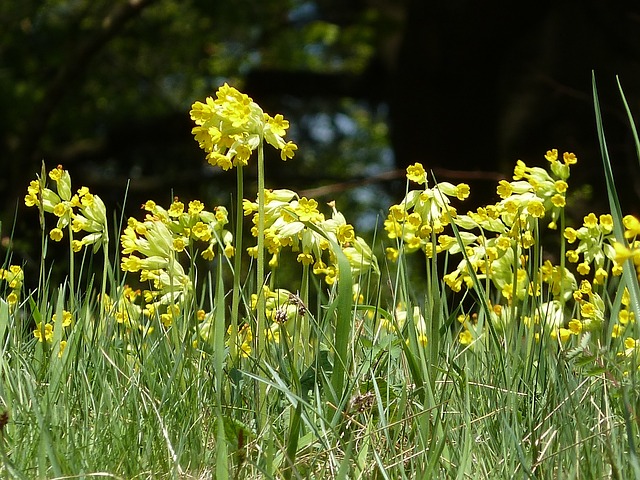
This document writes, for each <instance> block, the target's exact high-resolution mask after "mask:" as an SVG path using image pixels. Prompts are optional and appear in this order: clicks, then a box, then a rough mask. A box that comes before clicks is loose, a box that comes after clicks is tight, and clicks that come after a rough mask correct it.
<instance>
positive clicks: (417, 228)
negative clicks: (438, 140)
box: [384, 163, 470, 260]
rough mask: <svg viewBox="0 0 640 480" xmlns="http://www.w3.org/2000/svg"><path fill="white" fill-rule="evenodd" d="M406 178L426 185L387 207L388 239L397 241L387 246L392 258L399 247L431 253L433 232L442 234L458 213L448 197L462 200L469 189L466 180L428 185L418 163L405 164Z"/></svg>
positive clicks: (385, 223) (408, 250) (425, 175)
mask: <svg viewBox="0 0 640 480" xmlns="http://www.w3.org/2000/svg"><path fill="white" fill-rule="evenodd" d="M407 179H408V180H410V181H412V182H415V183H417V184H419V185H425V188H424V189H423V190H411V191H410V192H409V193H407V195H406V196H405V198H404V199H403V200H402V202H400V203H399V204H397V205H393V206H391V207H390V208H389V215H388V216H387V219H386V220H385V222H384V229H385V230H386V232H387V236H388V237H389V239H391V240H396V241H397V242H398V246H397V247H389V248H387V250H386V252H387V257H388V258H390V259H391V260H396V259H397V258H398V256H399V254H400V249H402V251H404V252H406V253H412V252H415V251H417V250H423V251H424V252H425V254H426V255H427V256H428V257H431V256H433V254H434V251H433V243H432V237H431V236H432V233H433V234H436V235H438V234H441V233H442V232H443V231H444V228H445V227H446V226H447V225H449V223H450V221H451V219H452V218H455V216H456V215H457V213H456V209H455V208H454V207H453V206H451V204H450V203H451V201H450V199H449V197H452V196H455V197H457V198H458V199H459V200H464V199H466V198H467V197H468V196H469V191H470V190H469V185H467V184H465V183H461V184H459V185H453V184H451V183H448V182H441V183H438V184H437V185H436V186H435V187H434V188H428V187H427V185H428V182H427V173H426V171H425V169H424V167H423V166H422V164H420V163H416V164H414V165H410V166H409V167H407ZM436 250H438V251H439V249H436ZM436 253H437V252H436Z"/></svg>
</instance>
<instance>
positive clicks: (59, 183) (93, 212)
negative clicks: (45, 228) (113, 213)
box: [24, 165, 108, 253]
mask: <svg viewBox="0 0 640 480" xmlns="http://www.w3.org/2000/svg"><path fill="white" fill-rule="evenodd" d="M49 178H51V180H53V181H54V182H55V185H56V187H55V191H53V190H51V189H50V188H47V186H46V180H45V179H43V178H38V179H37V180H32V181H31V183H30V184H29V187H28V188H27V195H26V196H25V199H24V202H25V205H26V206H27V207H34V206H35V207H38V208H40V209H42V210H43V211H45V212H48V213H53V214H54V215H55V216H56V217H57V218H58V220H57V222H56V226H55V227H54V228H52V229H51V230H50V231H49V237H50V238H51V239H52V240H53V241H55V242H59V241H61V240H62V238H63V237H64V231H63V229H65V228H67V227H68V226H69V225H70V226H71V231H72V233H80V232H81V231H84V232H87V234H86V235H84V236H83V237H82V238H80V239H73V238H72V241H71V246H72V248H73V251H74V252H79V251H80V250H82V248H83V247H85V246H88V245H93V252H94V253H95V252H97V251H98V250H99V249H100V247H101V246H102V245H103V244H105V243H106V242H107V241H108V231H107V210H106V208H105V205H104V202H103V201H102V199H101V198H100V197H99V196H98V195H94V194H92V193H91V192H90V191H89V189H88V188H87V187H81V188H79V189H78V190H77V193H74V194H72V187H71V176H70V175H69V172H68V171H67V170H65V169H63V168H62V166H61V165H58V166H57V167H56V168H54V169H53V170H51V171H50V172H49Z"/></svg>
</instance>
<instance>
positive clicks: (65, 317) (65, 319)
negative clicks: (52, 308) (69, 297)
mask: <svg viewBox="0 0 640 480" xmlns="http://www.w3.org/2000/svg"><path fill="white" fill-rule="evenodd" d="M72 318H73V317H72V315H71V312H69V311H67V310H62V326H63V327H68V326H69V325H71V320H72ZM56 320H57V314H55V313H54V314H53V315H52V316H51V321H52V322H54V323H55V321H56Z"/></svg>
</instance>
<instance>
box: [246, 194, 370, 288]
mask: <svg viewBox="0 0 640 480" xmlns="http://www.w3.org/2000/svg"><path fill="white" fill-rule="evenodd" d="M329 206H330V208H331V218H326V217H325V215H324V214H323V213H321V212H320V211H319V210H318V202H317V201H316V200H314V199H308V198H306V197H299V196H298V194H296V193H295V192H293V191H291V190H284V189H283V190H266V191H265V247H266V248H267V250H268V252H269V253H270V254H271V255H272V256H271V260H270V261H269V265H270V266H271V267H272V268H275V267H277V266H278V260H279V257H280V253H281V251H282V249H283V248H290V249H291V250H292V251H293V252H298V255H297V257H296V258H297V261H298V262H299V263H301V264H303V265H307V266H312V268H313V273H314V274H316V275H324V280H325V281H326V282H327V283H328V284H333V283H334V282H335V281H336V278H337V276H338V260H337V256H336V251H335V246H337V247H339V248H340V250H341V251H342V252H343V253H344V255H345V256H346V258H347V260H348V261H349V265H350V267H351V273H352V275H353V277H354V279H357V278H358V277H359V276H361V275H363V274H365V273H366V272H368V271H370V270H373V271H374V272H378V263H377V259H376V257H375V255H373V252H372V251H371V248H370V247H369V245H368V244H367V242H366V241H365V240H364V239H363V238H362V237H359V236H357V235H356V233H355V230H354V228H353V226H352V225H351V224H349V223H347V221H346V219H345V218H344V215H342V213H340V212H339V211H338V210H337V209H336V207H335V203H333V202H331V203H329ZM243 208H244V214H245V215H246V216H249V215H252V214H253V223H254V227H253V228H252V230H251V232H252V234H253V236H255V237H257V236H258V228H257V223H258V214H257V212H258V204H257V202H252V201H249V200H246V199H245V200H244V202H243ZM248 252H249V254H250V255H251V256H253V257H257V255H258V247H257V246H253V247H249V248H248Z"/></svg>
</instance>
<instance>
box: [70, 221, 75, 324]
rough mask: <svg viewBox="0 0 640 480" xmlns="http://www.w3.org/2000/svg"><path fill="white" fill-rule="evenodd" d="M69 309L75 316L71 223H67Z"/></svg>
mask: <svg viewBox="0 0 640 480" xmlns="http://www.w3.org/2000/svg"><path fill="white" fill-rule="evenodd" d="M68 227H69V307H70V308H71V311H72V312H73V313H74V314H75V303H76V288H75V284H76V281H75V271H74V270H75V268H74V265H75V261H74V260H75V258H74V257H75V255H76V254H75V252H74V251H73V230H72V229H71V222H69V226H68Z"/></svg>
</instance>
